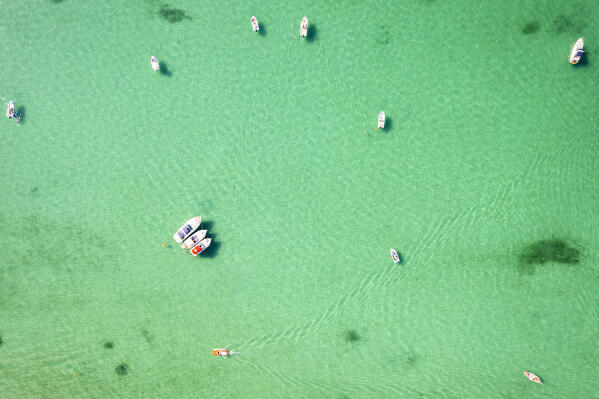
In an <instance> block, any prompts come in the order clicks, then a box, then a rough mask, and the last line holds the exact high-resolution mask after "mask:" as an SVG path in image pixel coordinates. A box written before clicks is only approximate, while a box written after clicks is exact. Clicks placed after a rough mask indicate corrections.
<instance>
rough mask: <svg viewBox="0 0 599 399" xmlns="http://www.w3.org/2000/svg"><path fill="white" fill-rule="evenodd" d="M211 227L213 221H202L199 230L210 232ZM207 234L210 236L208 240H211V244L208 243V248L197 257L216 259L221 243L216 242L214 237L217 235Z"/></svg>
mask: <svg viewBox="0 0 599 399" xmlns="http://www.w3.org/2000/svg"><path fill="white" fill-rule="evenodd" d="M213 226H214V222H213V221H211V220H204V221H202V226H201V228H202V229H206V230H208V231H210V230H212V227H213ZM208 234H210V238H212V243H210V246H209V247H208V248H206V251H205V252H202V253H201V254H200V255H199V257H200V258H209V259H212V258H214V257H216V254H217V253H218V249H219V248H220V246H221V243H220V242H218V241H216V237H217V236H218V234H213V233H208Z"/></svg>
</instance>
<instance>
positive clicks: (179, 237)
mask: <svg viewBox="0 0 599 399" xmlns="http://www.w3.org/2000/svg"><path fill="white" fill-rule="evenodd" d="M200 223H202V217H201V216H195V217H192V218H191V219H189V220H188V221H187V222H185V224H184V225H183V226H181V227H180V228H179V230H177V232H176V233H175V234H173V240H175V241H177V244H181V243H182V242H183V241H185V240H186V239H187V237H189V236H190V235H191V234H193V232H194V231H196V230H197V229H198V227H200Z"/></svg>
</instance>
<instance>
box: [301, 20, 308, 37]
mask: <svg viewBox="0 0 599 399" xmlns="http://www.w3.org/2000/svg"><path fill="white" fill-rule="evenodd" d="M306 36H308V17H304V18H302V22H301V23H300V37H306Z"/></svg>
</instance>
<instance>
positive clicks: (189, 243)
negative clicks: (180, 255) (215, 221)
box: [179, 230, 208, 249]
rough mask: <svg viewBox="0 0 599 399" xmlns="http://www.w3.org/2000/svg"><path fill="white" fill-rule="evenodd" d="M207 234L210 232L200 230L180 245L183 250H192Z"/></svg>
mask: <svg viewBox="0 0 599 399" xmlns="http://www.w3.org/2000/svg"><path fill="white" fill-rule="evenodd" d="M206 233H208V230H199V231H197V232H195V233H194V234H192V235H190V236H189V238H188V239H186V240H185V241H183V242H182V243H181V244H179V245H180V246H181V248H183V249H191V248H193V247H194V246H196V245H198V244H199V243H200V242H201V241H202V240H203V239H204V237H206Z"/></svg>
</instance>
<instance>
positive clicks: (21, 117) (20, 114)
mask: <svg viewBox="0 0 599 399" xmlns="http://www.w3.org/2000/svg"><path fill="white" fill-rule="evenodd" d="M15 113H16V114H17V115H18V116H17V119H18V122H17V123H18V124H19V125H22V124H23V121H24V120H25V106H23V105H21V106H20V107H19V109H17V110H16V112H15Z"/></svg>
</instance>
